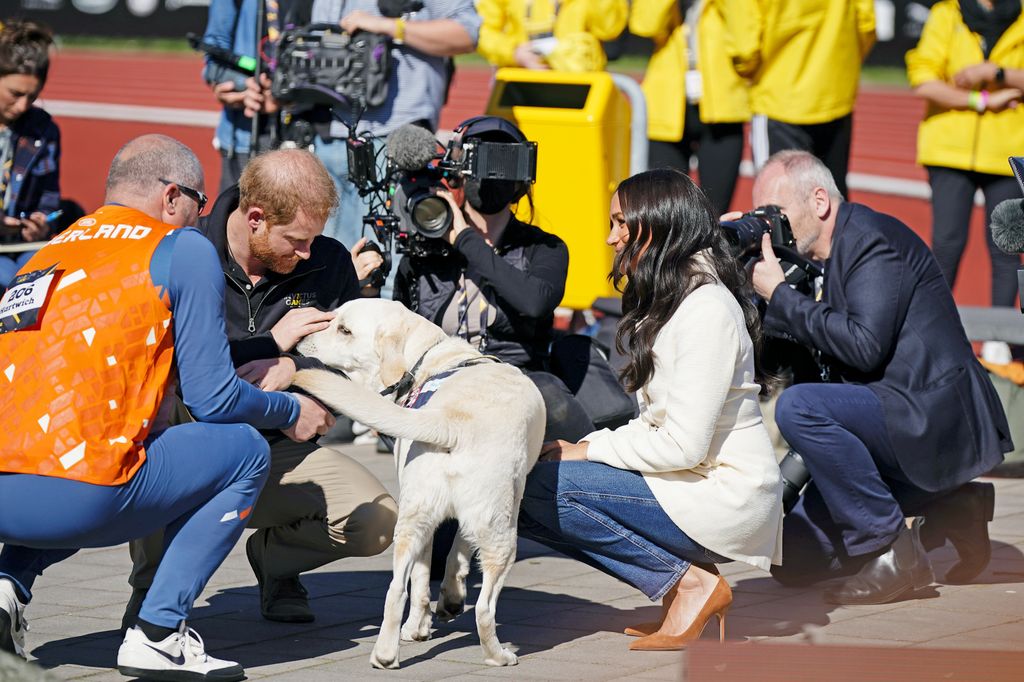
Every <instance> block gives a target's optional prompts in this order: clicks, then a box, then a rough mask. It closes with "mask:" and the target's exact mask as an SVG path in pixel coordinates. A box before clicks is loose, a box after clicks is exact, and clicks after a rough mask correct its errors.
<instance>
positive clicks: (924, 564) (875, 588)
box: [825, 517, 935, 604]
mask: <svg viewBox="0 0 1024 682" xmlns="http://www.w3.org/2000/svg"><path fill="white" fill-rule="evenodd" d="M923 523H924V521H923V520H922V519H921V518H920V517H919V518H916V519H914V523H913V524H912V525H911V527H910V528H907V527H906V526H904V527H903V528H901V529H900V534H899V535H898V536H896V541H895V542H893V543H892V545H891V546H890V547H889V549H887V550H886V551H885V552H884V553H883V554H880V555H879V556H877V557H875V558H874V559H872V560H871V561H869V562H868V563H866V564H864V566H863V568H861V569H860V571H859V572H858V573H857V575H855V576H853V577H852V578H849V579H848V580H846V581H845V582H843V583H842V584H840V585H838V586H836V587H832V588H829V589H828V590H826V591H825V601H827V602H829V603H830V604H886V603H888V602H891V601H893V600H895V599H898V598H900V597H902V596H903V595H906V594H908V593H910V592H913V591H914V590H919V589H921V588H923V587H928V586H929V585H931V584H932V582H933V581H934V579H935V578H934V576H933V575H932V566H931V564H930V563H928V555H927V553H926V552H925V550H924V547H923V546H922V545H921V535H920V534H921V525H922V524H923Z"/></svg>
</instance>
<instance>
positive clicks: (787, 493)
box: [779, 450, 811, 514]
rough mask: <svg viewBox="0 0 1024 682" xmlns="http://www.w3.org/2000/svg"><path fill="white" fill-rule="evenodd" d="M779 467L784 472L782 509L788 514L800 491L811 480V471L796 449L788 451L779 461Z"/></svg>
mask: <svg viewBox="0 0 1024 682" xmlns="http://www.w3.org/2000/svg"><path fill="white" fill-rule="evenodd" d="M779 469H780V470H781V472H782V510H783V512H784V513H786V514H788V513H789V511H790V510H791V509H792V508H793V506H794V505H796V502H797V500H798V499H799V498H800V491H801V490H803V489H804V486H805V485H807V483H808V482H809V481H810V480H811V472H810V471H808V470H807V465H806V464H804V458H803V457H801V456H800V454H799V453H797V452H796V450H790V451H789V452H787V453H786V456H785V457H783V458H782V461H781V462H779Z"/></svg>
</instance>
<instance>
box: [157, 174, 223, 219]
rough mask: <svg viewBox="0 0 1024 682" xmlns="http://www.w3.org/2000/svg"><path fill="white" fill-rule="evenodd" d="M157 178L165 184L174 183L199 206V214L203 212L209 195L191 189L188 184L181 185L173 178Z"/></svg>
mask: <svg viewBox="0 0 1024 682" xmlns="http://www.w3.org/2000/svg"><path fill="white" fill-rule="evenodd" d="M157 179H158V180H159V181H160V182H162V183H164V184H165V185H175V186H176V187H177V188H178V190H179V191H180V192H181V193H182V194H184V195H185V196H187V197H189V198H190V199H192V200H193V201H195V202H196V205H198V206H199V215H202V214H203V210H204V209H205V208H206V204H207V202H209V201H210V197H208V196H206V195H205V194H203V193H202V192H200V191H199V190H197V189H193V188H192V187H189V186H188V185H183V184H181V183H180V182H174V181H173V180H168V179H166V178H157Z"/></svg>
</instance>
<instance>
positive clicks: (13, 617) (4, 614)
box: [0, 578, 28, 658]
mask: <svg viewBox="0 0 1024 682" xmlns="http://www.w3.org/2000/svg"><path fill="white" fill-rule="evenodd" d="M26 630H28V621H27V620H25V605H24V604H22V603H21V602H20V601H19V600H18V596H17V593H16V592H15V591H14V583H13V582H11V581H10V580H8V579H7V578H0V651H6V652H8V653H12V654H14V655H15V656H21V657H22V658H25V631H26Z"/></svg>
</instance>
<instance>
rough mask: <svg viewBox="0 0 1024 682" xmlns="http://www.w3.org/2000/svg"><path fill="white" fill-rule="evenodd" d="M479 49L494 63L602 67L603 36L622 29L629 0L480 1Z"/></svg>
mask: <svg viewBox="0 0 1024 682" xmlns="http://www.w3.org/2000/svg"><path fill="white" fill-rule="evenodd" d="M476 11H477V13H478V14H479V15H480V19H481V21H482V23H481V26H480V40H479V43H478V45H477V50H478V51H479V52H480V54H481V55H483V56H484V58H486V59H487V61H489V62H490V63H491V64H494V65H495V66H520V67H523V68H526V69H554V70H556V71H601V70H602V69H604V67H605V62H606V58H605V54H604V48H602V47H601V41H607V40H613V39H615V38H617V37H618V35H619V34H620V33H622V30H623V29H624V28H626V16H627V13H628V11H629V7H628V3H627V0H478V1H477V3H476Z"/></svg>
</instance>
